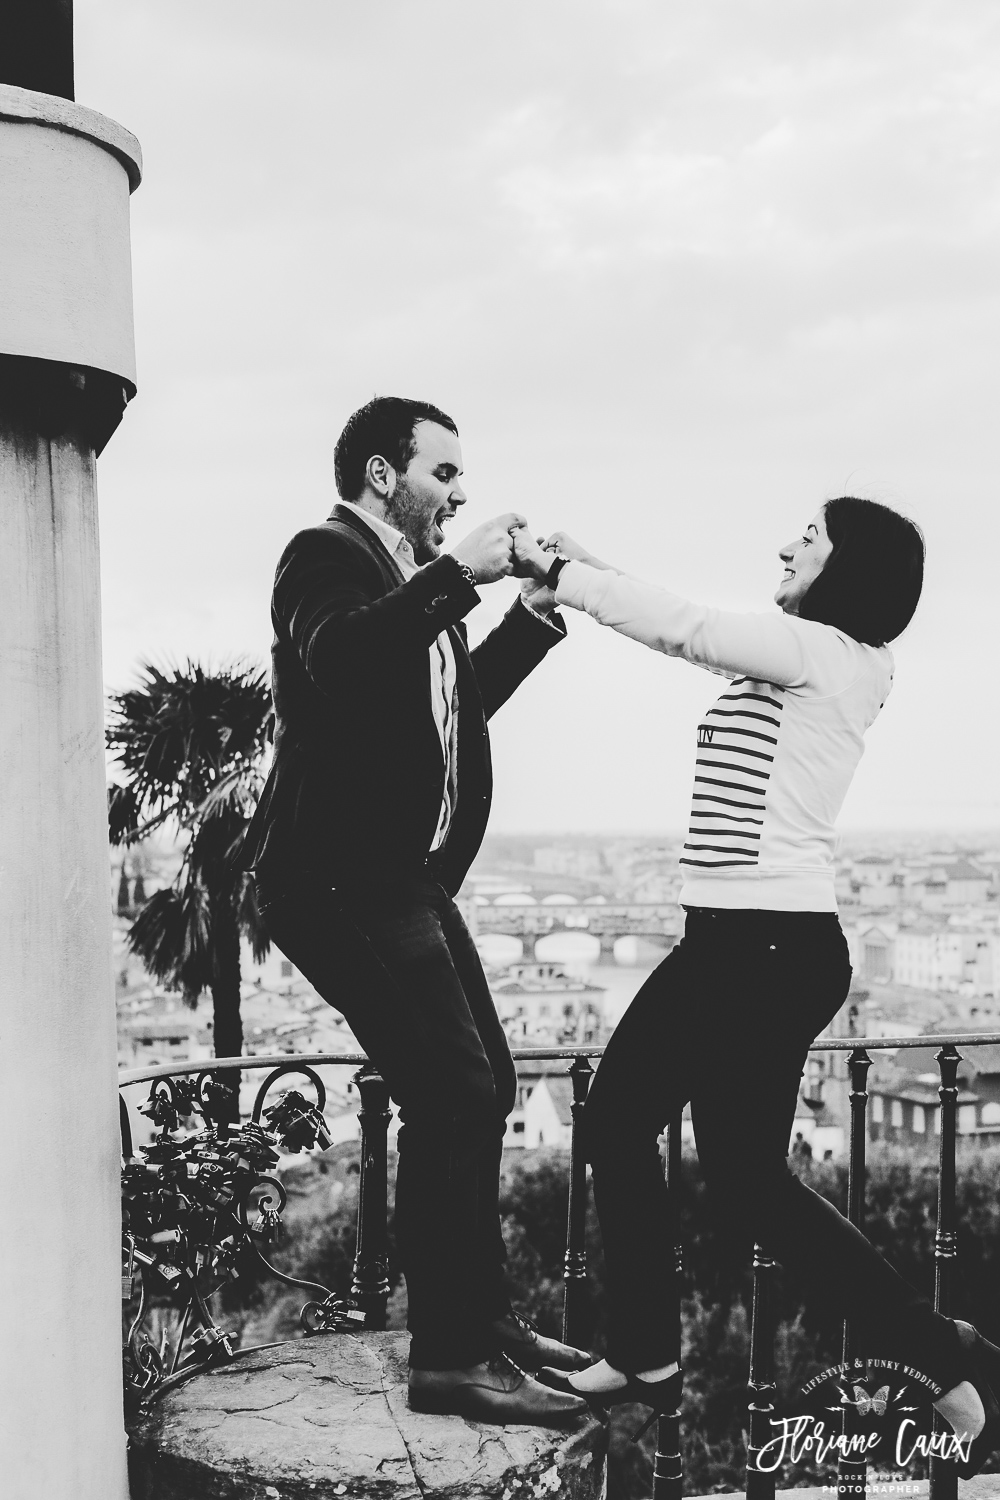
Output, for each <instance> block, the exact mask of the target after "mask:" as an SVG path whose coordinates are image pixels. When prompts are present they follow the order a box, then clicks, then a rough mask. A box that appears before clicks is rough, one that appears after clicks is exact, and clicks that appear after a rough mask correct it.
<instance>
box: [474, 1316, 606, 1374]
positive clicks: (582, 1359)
mask: <svg viewBox="0 0 1000 1500" xmlns="http://www.w3.org/2000/svg"><path fill="white" fill-rule="evenodd" d="M490 1326H491V1327H492V1329H493V1332H494V1333H495V1334H496V1336H497V1339H498V1340H499V1343H500V1347H501V1349H502V1350H503V1352H504V1354H507V1355H509V1356H510V1358H511V1359H512V1360H513V1361H514V1363H515V1364H516V1365H520V1366H521V1369H522V1370H530V1371H531V1372H532V1374H534V1372H535V1371H536V1370H540V1369H541V1368H542V1366H543V1365H546V1366H548V1368H549V1369H552V1370H586V1369H587V1368H588V1367H589V1366H590V1365H592V1364H593V1363H594V1358H593V1355H591V1354H587V1353H586V1351H585V1350H583V1349H574V1348H573V1346H572V1344H560V1343H559V1341H558V1339H547V1338H546V1337H545V1335H544V1334H543V1333H539V1332H538V1329H537V1328H536V1327H535V1325H534V1323H532V1321H531V1319H530V1318H525V1317H524V1316H522V1314H521V1313H517V1312H509V1313H508V1314H507V1316H506V1317H505V1318H497V1319H496V1321H495V1322H494V1323H492V1324H491V1325H490Z"/></svg>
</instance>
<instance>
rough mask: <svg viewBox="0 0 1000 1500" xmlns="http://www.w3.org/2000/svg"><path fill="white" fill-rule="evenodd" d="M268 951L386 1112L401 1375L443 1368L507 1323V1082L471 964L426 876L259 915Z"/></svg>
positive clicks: (486, 1343) (470, 953)
mask: <svg viewBox="0 0 1000 1500" xmlns="http://www.w3.org/2000/svg"><path fill="white" fill-rule="evenodd" d="M262 911H263V916H264V922H265V925H266V926H267V929H268V931H269V933H270V935H271V937H272V938H273V940H274V942H275V943H276V944H277V946H278V947H279V948H280V949H281V951H282V953H284V954H285V956H286V957H287V958H289V959H291V961H292V963H293V964H294V965H295V966H296V968H297V969H299V971H300V972H301V973H302V974H304V975H305V977H306V978H307V979H308V980H309V981H310V983H312V984H313V985H314V986H315V988H316V989H317V990H318V991H319V993H320V994H321V995H322V996H323V999H324V1000H326V1001H328V1002H329V1004H330V1005H332V1006H334V1007H335V1008H336V1009H337V1010H339V1011H340V1012H341V1014H342V1015H343V1016H344V1017H345V1019H346V1020H347V1023H348V1025H349V1026H350V1028H351V1030H352V1031H353V1033H354V1035H355V1036H356V1037H357V1039H358V1041H359V1043H360V1044H361V1046H362V1047H363V1048H364V1050H365V1052H366V1054H367V1055H368V1057H369V1058H370V1059H371V1061H372V1062H373V1063H374V1064H375V1066H376V1067H377V1068H378V1070H379V1072H380V1073H381V1074H382V1077H383V1078H384V1079H385V1081H386V1084H387V1085H388V1087H389V1092H390V1094H391V1095H392V1098H393V1099H394V1100H395V1101H396V1103H397V1104H398V1105H399V1112H400V1120H401V1126H400V1130H399V1135H398V1138H397V1149H398V1152H399V1162H398V1169H397V1176H396V1218H395V1227H396V1244H397V1248H398V1251H399V1258H400V1263H401V1265H402V1269H403V1274H404V1275H405V1277H406V1290H407V1297H408V1303H409V1319H408V1326H409V1329H410V1332H411V1334H412V1340H411V1343H410V1364H411V1366H413V1367H414V1368H415V1369H422V1370H457V1369H465V1368H467V1367H468V1366H470V1365H474V1364H478V1363H479V1362H480V1361H481V1360H484V1359H486V1358H488V1357H489V1355H491V1354H492V1353H493V1352H494V1351H495V1347H496V1338H495V1335H494V1334H493V1333H492V1331H491V1329H490V1322H491V1320H492V1319H495V1318H501V1317H503V1316H504V1315H505V1314H506V1313H508V1312H509V1311H510V1301H509V1299H508V1297H507V1294H506V1291H505V1283H504V1262H505V1256H506V1252H505V1249H504V1242H503V1235H502V1233H501V1229H500V1216H499V1206H498V1199H499V1183H500V1158H501V1154H502V1151H503V1138H504V1133H505V1130H506V1121H507V1116H508V1114H509V1113H510V1111H511V1110H512V1109H513V1107H514V1101H515V1098H516V1095H517V1075H516V1073H515V1070H514V1063H513V1060H512V1059H511V1055H510V1049H509V1047H508V1045H507V1038H506V1036H505V1034H504V1031H503V1028H502V1026H501V1025H500V1021H499V1019H498V1017H497V1012H496V1006H495V1005H494V1003H493V997H492V995H491V994H490V991H489V986H488V984H487V982H486V976H485V974H484V973H483V966H482V964H481V963H480V960H479V955H478V953H477V952H476V948H475V945H474V943H473V941H472V938H471V937H470V935H469V932H468V929H467V928H466V926H465V923H464V922H463V920H462V917H461V914H460V913H459V911H458V908H457V907H456V905H455V903H454V902H453V901H452V900H451V898H450V897H449V896H448V895H447V893H446V892H445V890H444V889H443V888H442V887H441V886H440V885H439V884H438V883H437V882H436V881H435V880H433V879H432V878H431V876H430V875H422V876H415V877H413V878H409V879H406V880H394V881H391V882H386V883H385V884H382V885H380V886H379V887H378V889H377V890H371V891H368V892H363V891H355V892H353V893H352V894H351V895H350V896H345V895H342V894H338V893H336V892H334V891H329V890H326V891H324V890H319V889H315V888H313V889H312V890H311V891H306V892H300V893H298V894H296V895H295V896H294V897H293V896H290V895H287V896H283V897H282V898H280V899H278V900H273V901H271V902H270V903H265V904H264V906H263V907H262Z"/></svg>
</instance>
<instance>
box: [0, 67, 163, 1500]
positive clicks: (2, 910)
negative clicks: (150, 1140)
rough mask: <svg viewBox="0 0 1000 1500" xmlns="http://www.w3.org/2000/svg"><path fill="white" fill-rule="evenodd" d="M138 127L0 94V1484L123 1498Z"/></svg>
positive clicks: (65, 1495) (63, 1498)
mask: <svg viewBox="0 0 1000 1500" xmlns="http://www.w3.org/2000/svg"><path fill="white" fill-rule="evenodd" d="M139 170H140V157H139V149H138V143H137V142H136V141H135V140H134V139H133V138H132V137H131V136H130V135H129V134H128V133H127V132H126V131H124V130H122V129H121V127H120V126H118V125H115V124H114V122H113V121H110V120H105V119H104V118H103V117H102V116H100V115H96V114H94V113H93V111H91V110H87V109H82V108H80V107H79V106H77V105H75V104H72V103H70V102H68V101H66V100H63V99H57V98H55V97H52V96H50V95H45V94H35V93H31V92H29V91H26V90H22V89H16V88H12V87H8V86H2V87H0V1146H2V1149H3V1153H4V1167H3V1179H4V1183H5V1190H4V1192H3V1197H2V1204H3V1207H2V1213H3V1218H4V1223H3V1226H2V1228H0V1493H2V1494H3V1496H4V1497H5V1500H41V1497H44V1500H125V1497H126V1496H127V1495H128V1484H127V1479H126V1470H125V1437H124V1431H123V1424H122V1381H121V1300H120V1282H119V1256H120V1225H121V1220H120V1197H119V1181H118V1163H119V1145H118V1100H117V1089H116V1042H115V1013H114V988H113V981H112V968H111V892H110V873H109V859H108V837H107V817H106V800H105V759H104V734H103V718H104V714H103V690H102V672H101V633H100V573H99V554H98V526H97V496H96V489H95V459H94V455H95V450H96V451H99V450H100V448H101V447H102V446H103V443H104V441H105V440H106V438H107V436H108V435H109V433H110V431H111V430H113V428H114V426H115V425H116V422H117V419H118V417H119V416H120V414H121V410H122V409H123V406H124V402H125V400H127V399H128V397H129V396H131V394H132V393H133V392H134V389H135V384H134V381H135V369H134V351H133V335H132V290H131V269H130V254H129V225H128V200H129V193H130V192H131V190H132V188H134V187H135V186H136V184H137V183H138V180H139Z"/></svg>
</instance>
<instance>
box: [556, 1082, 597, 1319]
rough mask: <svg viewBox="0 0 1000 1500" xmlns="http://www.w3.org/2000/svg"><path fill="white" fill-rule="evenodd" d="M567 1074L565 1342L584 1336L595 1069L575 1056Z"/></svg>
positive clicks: (564, 1266)
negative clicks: (588, 1141)
mask: <svg viewBox="0 0 1000 1500" xmlns="http://www.w3.org/2000/svg"><path fill="white" fill-rule="evenodd" d="M569 1076H570V1078H571V1079H572V1080H573V1103H572V1105H571V1106H570V1110H571V1113H572V1116H573V1134H572V1137H571V1145H570V1160H569V1202H568V1205H567V1210H566V1255H565V1258H564V1260H563V1321H562V1336H563V1343H564V1344H578V1343H579V1342H580V1340H581V1339H583V1338H584V1331H583V1321H584V1312H585V1310H586V1305H587V1153H586V1148H585V1146H584V1141H583V1108H584V1105H585V1104H586V1102H587V1093H588V1091H589V1089H590V1080H591V1079H592V1078H593V1076H594V1070H593V1068H592V1067H591V1066H590V1063H589V1061H588V1060H587V1058H585V1057H576V1058H574V1059H573V1062H572V1065H571V1066H570V1069H569Z"/></svg>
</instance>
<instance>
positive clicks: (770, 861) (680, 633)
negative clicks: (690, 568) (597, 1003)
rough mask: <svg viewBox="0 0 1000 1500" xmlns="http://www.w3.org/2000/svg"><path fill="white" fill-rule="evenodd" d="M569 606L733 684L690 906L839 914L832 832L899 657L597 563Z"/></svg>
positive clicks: (723, 710)
mask: <svg viewBox="0 0 1000 1500" xmlns="http://www.w3.org/2000/svg"><path fill="white" fill-rule="evenodd" d="M556 597H557V600H558V602H559V603H560V604H568V605H569V606H570V607H571V608H574V609H579V610H585V611H586V613H587V614H589V615H592V616H593V617H594V619H596V620H598V621H600V623H601V624H602V625H609V626H611V628H612V629H614V630H617V631H619V632H621V634H622V635H627V636H631V637H632V638H633V640H637V641H641V642H642V643H643V644H644V645H646V646H649V647H651V648H652V649H653V650H655V651H662V652H664V653H665V654H666V655H667V656H679V657H683V658H684V660H685V661H689V662H693V663H694V664H695V665H696V666H701V667H706V668H708V669H709V670H710V671H713V672H717V673H721V674H722V675H724V676H726V677H729V678H730V681H729V683H728V686H727V687H726V690H725V692H724V693H723V694H722V696H721V697H720V698H719V699H717V701H716V702H715V703H714V704H713V705H712V707H711V708H710V709H709V710H708V712H707V713H706V714H705V716H704V717H703V719H702V720H701V722H700V724H699V725H698V744H697V749H696V752H695V772H694V789H693V794H692V799H691V818H690V825H689V829H688V834H687V840H686V842H685V844H684V849H683V851H682V854H681V861H680V863H681V867H682V870H683V873H684V877H685V878H684V884H683V887H682V889H681V893H680V900H681V903H682V904H683V905H685V906H703V907H727V908H731V909H733V908H735V909H744V910H750V909H758V910H771V911H836V909H837V903H836V897H835V894H834V863H833V855H834V845H835V838H836V835H835V831H834V824H835V822H836V819H837V816H838V814H839V812H840V809H841V806H842V805H843V801H844V798H845V796H846V795H847V789H848V787H849V786H850V784H851V779H852V777H853V775H854V772H855V770H856V769H857V766H858V762H859V761H860V759H861V756H862V754H863V753H864V733H865V730H866V729H867V728H868V726H869V725H870V724H871V723H872V721H873V720H874V719H875V717H876V715H877V714H878V712H879V709H880V708H881V707H882V705H883V703H884V702H885V698H886V695H887V694H888V692H889V689H890V687H891V685H892V673H893V660H892V653H891V652H890V651H889V649H888V647H886V646H882V647H875V646H865V645H861V644H859V643H858V642H857V641H855V640H852V639H851V637H850V636H848V635H845V634H844V632H843V631H840V630H836V629H834V628H833V627H832V626H830V625H821V624H819V623H818V622H816V621H814V620H800V619H798V618H797V617H796V616H793V615H785V614H767V615H757V614H736V613H732V612H729V611H726V610H720V609H710V608H707V607H705V606H702V605H698V604H691V603H689V602H688V600H686V599H680V598H678V597H677V596H676V595H675V594H670V593H667V592H666V591H665V590H664V589H660V588H658V587H656V586H655V585H654V584H649V583H642V582H640V581H639V580H638V579H634V578H629V577H626V576H625V575H624V574H621V573H616V572H613V571H612V570H610V569H608V570H606V571H605V570H599V569H597V568H592V567H590V566H588V564H586V563H582V562H571V563H568V564H567V565H566V566H565V567H564V568H563V570H562V572H561V574H560V575H559V584H558V589H557V594H556Z"/></svg>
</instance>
